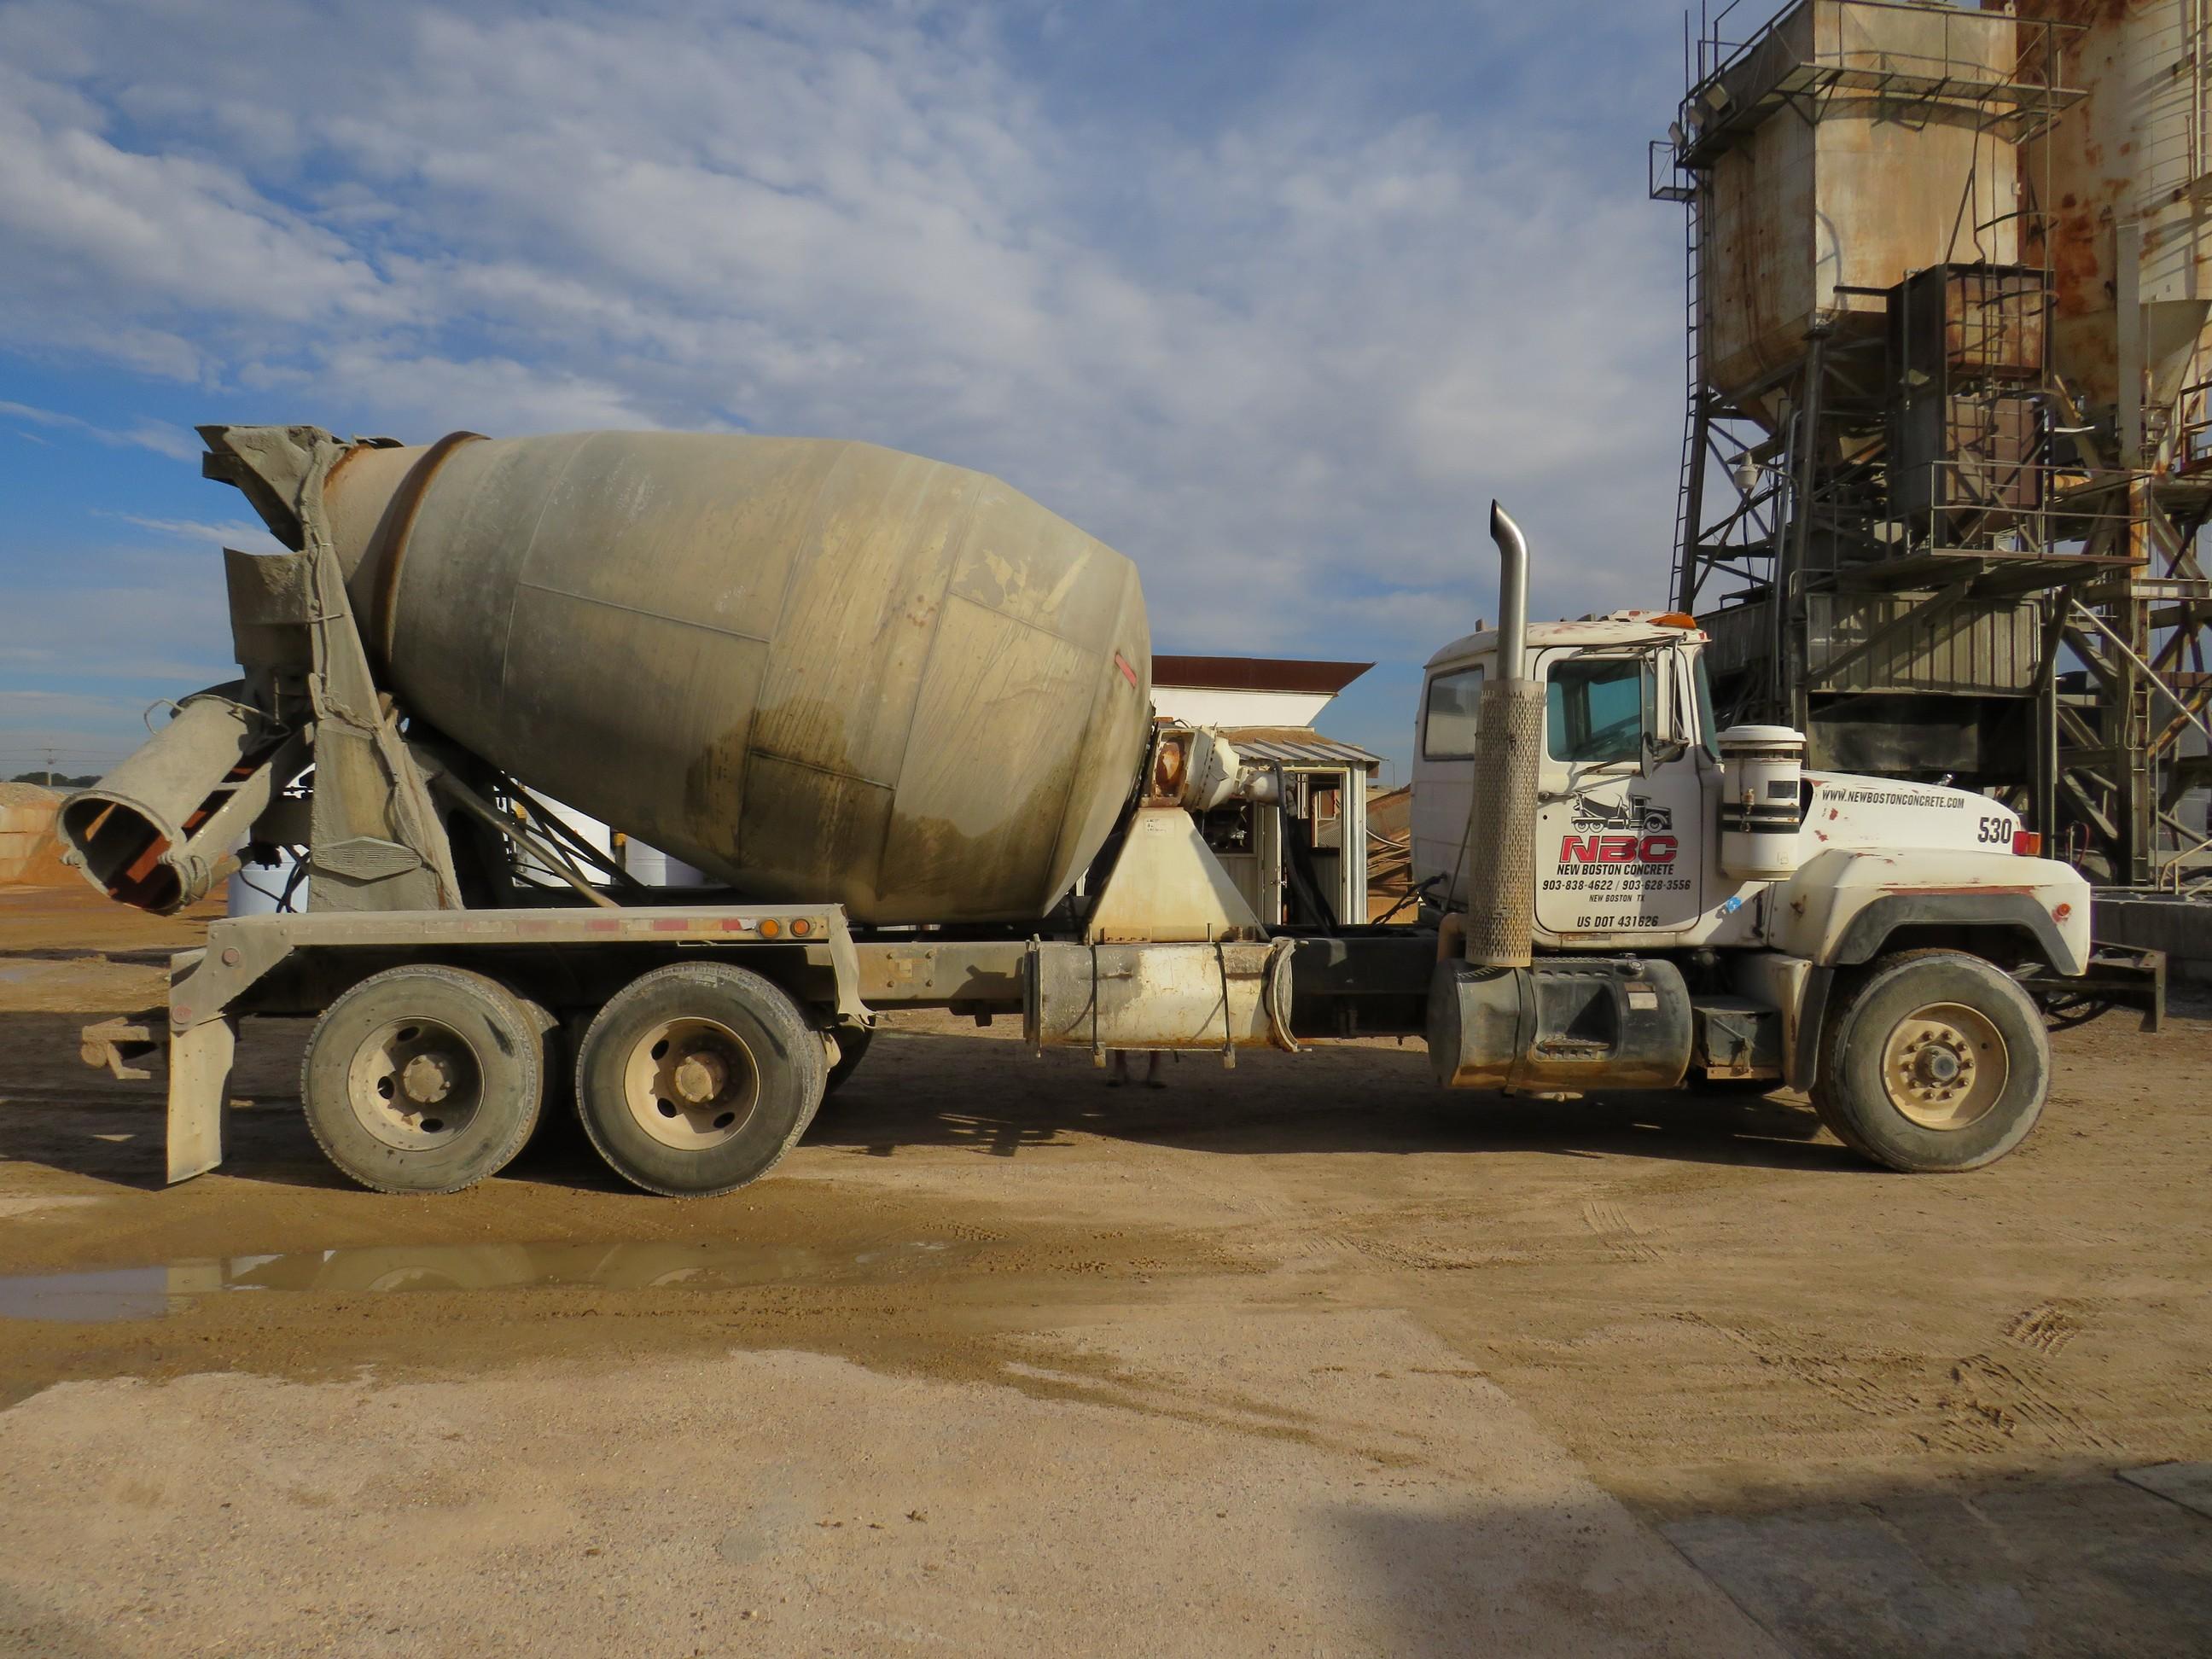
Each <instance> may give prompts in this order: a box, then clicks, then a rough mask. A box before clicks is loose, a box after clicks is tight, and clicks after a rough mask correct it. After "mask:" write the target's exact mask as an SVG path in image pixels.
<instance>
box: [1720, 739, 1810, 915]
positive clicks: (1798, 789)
mask: <svg viewBox="0 0 2212 1659" xmlns="http://www.w3.org/2000/svg"><path fill="white" fill-rule="evenodd" d="M1719 746H1720V751H1721V802H1720V812H1719V820H1720V832H1721V872H1722V873H1723V875H1727V876H1730V877H1733V878H1735V879H1736V880H1738V881H1770V880H1778V879H1779V878H1782V877H1784V876H1787V875H1789V874H1790V872H1793V871H1794V870H1796V867H1797V864H1798V855H1799V852H1800V850H1801V849H1800V848H1799V846H1798V841H1797V832H1798V831H1799V830H1800V829H1802V828H1803V826H1804V822H1805V804H1804V799H1805V798H1804V781H1805V734H1804V733H1803V732H1793V731H1791V730H1790V727H1788V726H1730V727H1729V729H1728V730H1727V731H1725V732H1722V733H1721V735H1720V738H1719Z"/></svg>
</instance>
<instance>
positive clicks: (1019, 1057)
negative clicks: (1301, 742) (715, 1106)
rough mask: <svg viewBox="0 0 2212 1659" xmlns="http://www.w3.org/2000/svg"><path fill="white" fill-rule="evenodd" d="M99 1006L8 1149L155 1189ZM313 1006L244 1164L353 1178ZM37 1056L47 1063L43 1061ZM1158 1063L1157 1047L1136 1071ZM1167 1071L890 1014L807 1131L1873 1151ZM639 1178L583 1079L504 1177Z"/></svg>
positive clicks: (1677, 1118)
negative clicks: (915, 1026)
mask: <svg viewBox="0 0 2212 1659" xmlns="http://www.w3.org/2000/svg"><path fill="white" fill-rule="evenodd" d="M80 1024H82V1017H81V1016H76V1015H58V1014H16V1015H4V1016H0V1061H9V1062H15V1063H13V1064H8V1065H6V1066H0V1159H4V1160H6V1161H9V1162H14V1163H24V1164H39V1165H43V1166H45V1167H47V1168H50V1169H53V1170H63V1171H66V1172H67V1173H69V1174H71V1175H75V1176H80V1177H82V1178H85V1179H88V1180H94V1181H98V1182H103V1183H106V1184H108V1185H112V1186H116V1187H122V1188H135V1189H138V1190H142V1191H150V1190H155V1189H158V1188H161V1187H162V1186H163V1185H164V1184H165V1181H164V1148H163V1134H164V1121H163V1111H164V1095H163V1086H164V1085H163V1082H162V1079H161V1075H160V1071H159V1066H158V1065H157V1066H156V1067H155V1077H154V1078H152V1079H149V1080H147V1081H143V1082H119V1081H118V1080H116V1079H112V1078H110V1077H107V1076H106V1075H105V1074H103V1073H94V1072H89V1071H87V1070H85V1069H84V1068H83V1067H82V1066H81V1065H79V1064H78V1062H77V1060H76V1028H77V1026H78V1025H80ZM305 1030H306V1024H305V1022H301V1021H256V1022H253V1023H252V1024H251V1025H250V1026H249V1027H248V1028H247V1031H246V1036H245V1038H244V1040H243V1041H241V1042H240V1051H239V1063H238V1068H237V1071H236V1072H235V1073H234V1076H233V1079H232V1091H231V1092H232V1096H233V1099H234V1104H233V1107H232V1109H231V1110H230V1111H229V1112H228V1114H227V1115H226V1116H225V1121H224V1131H223V1133H224V1153H225V1155H224V1159H223V1166H222V1167H223V1172H224V1173H225V1174H226V1175H228V1176H233V1177H234V1178H237V1179H240V1180H245V1181H252V1182H266V1183H269V1184H271V1185H277V1186H285V1187H295V1188H332V1189H337V1190H343V1191H351V1190H354V1188H353V1186H352V1183H351V1182H349V1181H348V1180H347V1179H346V1178H345V1177H344V1176H342V1175H340V1174H339V1173H338V1172H337V1170H335V1169H333V1168H331V1165H330V1164H328V1163H327V1162H325V1159H324V1158H323V1156H322V1153H321V1151H320V1149H319V1148H318V1147H317V1146H316V1145H315V1142H314V1139H313V1136H312V1135H311V1134H310V1133H308V1131H307V1124H306V1122H305V1121H304V1120H303V1119H302V1117H301V1114H300V1110H299V1101H298V1093H297V1091H298V1088H299V1083H298V1078H299V1051H300V1045H301V1042H302V1040H303V1039H304V1036H305ZM26 1062H28V1063H26ZM1133 1069H1134V1070H1135V1072H1136V1073H1137V1074H1138V1076H1139V1078H1141V1076H1142V1073H1143V1069H1144V1068H1143V1066H1142V1065H1141V1064H1139V1065H1138V1066H1136V1067H1134V1068H1133ZM1163 1073H1164V1082H1165V1083H1166V1085H1167V1086H1166V1087H1165V1088H1164V1089H1150V1088H1146V1087H1145V1086H1143V1085H1142V1084H1141V1082H1133V1083H1131V1084H1130V1085H1128V1086H1126V1087H1122V1088H1119V1089H1111V1088H1109V1087H1107V1086H1106V1077H1107V1073H1105V1072H1103V1071H1102V1070H1099V1069H1097V1068H1096V1067H1094V1066H1092V1065H1091V1058H1090V1056H1089V1055H1088V1054H1081V1053H1068V1052H1064V1051H1060V1052H1054V1053H1051V1054H1047V1055H1045V1056H1044V1057H1043V1058H1042V1059H1039V1058H1037V1057H1036V1056H1033V1055H1032V1054H1030V1052H1029V1051H1028V1050H1027V1049H1026V1048H1023V1047H1022V1045H1021V1044H1020V1043H1019V1042H1012V1041H1008V1040H1006V1039H1005V1038H1002V1037H997V1036H991V1037H984V1036H963V1035H956V1034H952V1033H946V1032H939V1031H929V1032H914V1031H902V1030H896V1029H893V1030H887V1031H885V1032H884V1034H883V1035H882V1036H881V1037H880V1038H879V1040H878V1042H877V1043H876V1045H875V1047H874V1048H873V1049H872V1052H871V1053H870V1054H869V1056H868V1060H867V1063H866V1065H865V1066H862V1067H861V1069H860V1072H859V1073H856V1074H855V1075H854V1078H853V1079H851V1081H850V1082H848V1084H847V1085H846V1086H845V1087H844V1089H843V1090H842V1091H840V1092H839V1093H837V1094H836V1095H835V1096H833V1097H830V1098H829V1100H827V1101H825V1102H824V1103H823V1107H822V1109H821V1111H820V1113H819V1114H818V1115H817V1117H816V1119H815V1121H814V1123H813V1125H812V1127H811V1128H810V1130H809V1131H808V1133H807V1135H806V1137H805V1142H804V1146H805V1148H809V1149H817V1150H822V1151H828V1152H836V1153H843V1154H848V1155H852V1156H859V1157H867V1158H895V1157H896V1156H898V1155H899V1154H900V1153H901V1152H908V1151H915V1150H920V1149H923V1148H928V1147H957V1148H962V1149H964V1150H967V1151H970V1152H979V1153H981V1154H984V1155H986V1156H989V1157H994V1158H1018V1157H1022V1156H1024V1155H1025V1154H1032V1153H1035V1152H1039V1151H1042V1150H1043V1149H1045V1148H1048V1147H1051V1146H1066V1145H1069V1144H1072V1142H1073V1139H1075V1138H1076V1137H1079V1136H1101V1137H1104V1138H1107V1139H1116V1140H1124V1141H1128V1142H1132V1143H1137V1144H1144V1145H1151V1146H1164V1147H1173V1148H1176V1149H1179V1150H1183V1151H1191V1152H1220V1153H1226V1154H1232V1155H1255V1154H1267V1153H1285V1152H1289V1153H1315V1152H1352V1153H1358V1152H1364V1153H1370V1154H1415V1153H1430V1154H1434V1153H1440V1152H1441V1153H1454V1152H1457V1153H1469V1154H1480V1153H1484V1152H1537V1153H1548V1154H1551V1155H1553V1156H1557V1157H1560V1158H1615V1157H1634V1158H1662V1159H1672V1160H1680V1161H1685V1162H1690V1163H1697V1164H1739V1165H1746V1166H1751V1167H1762V1168H1770V1169H1779V1170H1844V1169H1852V1170H1863V1169H1864V1168H1865V1166H1864V1165H1863V1164H1861V1163H1859V1162H1858V1160H1857V1158H1854V1157H1853V1156H1852V1155H1851V1154H1850V1153H1849V1152H1846V1151H1844V1148H1842V1147H1841V1146H1837V1145H1835V1144H1834V1143H1833V1142H1832V1141H1829V1140H1827V1139H1826V1138H1825V1137H1823V1136H1822V1134H1821V1132H1820V1126H1819V1124H1818V1123H1817V1122H1816V1121H1814V1117H1813V1115H1812V1113H1811V1111H1810V1110H1809V1109H1807V1108H1805V1107H1803V1106H1800V1105H1793V1104H1791V1103H1789V1102H1788V1101H1787V1100H1765V1099H1760V1098H1758V1097H1748V1098H1747V1097H1744V1096H1741V1095H1737V1094H1718V1093H1699V1092H1694V1091H1685V1092H1682V1093H1679V1094H1646V1095H1635V1094H1621V1095H1601V1096H1592V1097H1587V1098H1585V1099H1582V1100H1578V1101H1565V1102H1558V1101H1544V1100H1526V1099H1517V1098H1509V1097H1504V1096H1499V1095H1487V1094H1473V1093H1467V1094H1447V1093H1445V1092H1444V1091H1441V1090H1439V1089H1437V1086H1436V1085H1435V1084H1434V1083H1433V1082H1432V1081H1431V1079H1430V1076H1429V1072H1428V1063H1427V1058H1426V1056H1425V1054H1424V1053H1423V1052H1422V1050H1421V1048H1420V1047H1419V1045H1418V1044H1411V1043H1409V1044H1407V1046H1405V1047H1404V1048H1398V1047H1395V1046H1394V1045H1389V1044H1384V1043H1380V1042H1364V1043H1358V1044H1323V1045H1320V1046H1318V1047H1316V1048H1314V1049H1312V1050H1311V1051H1310V1053H1308V1054H1304V1055H1298V1056H1292V1055H1288V1054H1244V1055H1241V1056H1240V1057H1239V1058H1238V1061H1237V1066H1236V1068H1235V1069H1234V1070H1226V1069H1225V1068H1224V1067H1223V1066H1222V1065H1221V1063H1220V1060H1219V1059H1218V1057H1217V1056H1214V1055H1211V1054H1184V1055H1182V1056H1181V1057H1180V1058H1179V1059H1178V1060H1175V1061H1174V1062H1172V1063H1170V1064H1169V1065H1167V1066H1164V1067H1163ZM501 1178H502V1179H505V1180H520V1181H526V1182H538V1183H544V1184H550V1185H560V1186H569V1187H576V1188H586V1189H589V1190H595V1191H598V1190H604V1191H618V1192H623V1191H628V1190H629V1189H628V1188H626V1187H625V1186H623V1183H622V1182H620V1180H619V1179H618V1178H617V1177H616V1176H614V1175H613V1174H611V1172H610V1171H609V1170H607V1169H606V1167H605V1165H604V1164H601V1163H600V1162H599V1158H598V1157H597V1155H596V1154H595V1153H593V1152H592V1148H591V1146H590V1144H589V1142H588V1141H587V1140H586V1139H585V1137H584V1135H583V1133H582V1131H581V1129H580V1127H579V1126H578V1125H577V1123H576V1121H575V1117H574V1108H573V1107H572V1106H571V1104H570V1103H569V1102H568V1098H567V1097H566V1093H565V1091H556V1093H555V1095H554V1096H553V1097H550V1098H549V1099H548V1101H547V1103H546V1108H545V1118H544V1123H543V1124H542V1126H541V1127H540V1130H539V1133H538V1135H537V1137H536V1138H535V1139H533V1140H532V1143H531V1145H530V1146H529V1147H527V1148H526V1150H525V1152H523V1154H522V1156H521V1157H520V1158H518V1159H517V1160H516V1161H515V1163H514V1164H513V1165H512V1166H511V1167H510V1168H509V1170H507V1174H506V1175H505V1176H502V1177H501Z"/></svg>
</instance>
